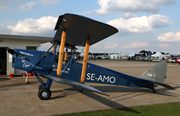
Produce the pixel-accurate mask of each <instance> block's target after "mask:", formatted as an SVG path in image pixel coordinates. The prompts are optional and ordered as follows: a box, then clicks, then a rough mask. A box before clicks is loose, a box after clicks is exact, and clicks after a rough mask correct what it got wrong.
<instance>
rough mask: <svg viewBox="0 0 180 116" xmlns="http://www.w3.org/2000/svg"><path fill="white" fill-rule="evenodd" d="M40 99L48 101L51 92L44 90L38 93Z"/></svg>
mask: <svg viewBox="0 0 180 116" xmlns="http://www.w3.org/2000/svg"><path fill="white" fill-rule="evenodd" d="M38 97H39V98H40V99H41V100H48V99H49V98H50V97H51V91H50V90H49V89H48V88H42V89H40V90H39V92H38Z"/></svg>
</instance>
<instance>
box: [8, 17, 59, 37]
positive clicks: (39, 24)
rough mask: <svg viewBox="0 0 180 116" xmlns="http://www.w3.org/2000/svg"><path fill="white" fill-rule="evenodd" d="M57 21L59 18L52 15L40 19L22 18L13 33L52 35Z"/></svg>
mask: <svg viewBox="0 0 180 116" xmlns="http://www.w3.org/2000/svg"><path fill="white" fill-rule="evenodd" d="M56 22H57V18H56V17H52V16H48V17H42V18H40V19H32V18H28V19H24V20H20V21H18V23H17V25H16V26H14V27H13V29H12V32H11V34H26V35H48V36H52V34H53V33H54V32H53V29H54V27H55V24H56Z"/></svg>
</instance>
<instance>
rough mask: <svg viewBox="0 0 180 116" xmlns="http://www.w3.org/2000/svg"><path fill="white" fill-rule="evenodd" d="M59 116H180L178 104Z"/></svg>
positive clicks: (179, 105) (179, 104)
mask: <svg viewBox="0 0 180 116" xmlns="http://www.w3.org/2000/svg"><path fill="white" fill-rule="evenodd" d="M56 116H59V115H56ZM61 116H180V102H176V103H166V104H157V105H150V106H137V107H129V108H120V109H110V110H101V111H92V112H81V113H74V114H64V115H61Z"/></svg>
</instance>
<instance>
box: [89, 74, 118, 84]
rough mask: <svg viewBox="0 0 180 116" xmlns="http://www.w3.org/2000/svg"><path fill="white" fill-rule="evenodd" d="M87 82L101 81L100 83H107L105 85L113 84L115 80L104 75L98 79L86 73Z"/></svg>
mask: <svg viewBox="0 0 180 116" xmlns="http://www.w3.org/2000/svg"><path fill="white" fill-rule="evenodd" d="M86 79H87V80H91V81H101V82H107V83H115V82H116V78H115V77H113V76H111V77H110V76H107V77H106V76H105V75H103V76H102V75H99V77H98V78H96V77H95V74H93V73H92V74H91V73H87V78H86Z"/></svg>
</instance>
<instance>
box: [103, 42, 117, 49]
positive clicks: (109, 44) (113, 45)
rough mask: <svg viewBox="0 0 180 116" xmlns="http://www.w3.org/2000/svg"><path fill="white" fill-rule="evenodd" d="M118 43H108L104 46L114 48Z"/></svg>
mask: <svg viewBox="0 0 180 116" xmlns="http://www.w3.org/2000/svg"><path fill="white" fill-rule="evenodd" d="M117 45H118V44H112V43H108V44H106V45H105V48H115V47H116V46H117Z"/></svg>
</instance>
